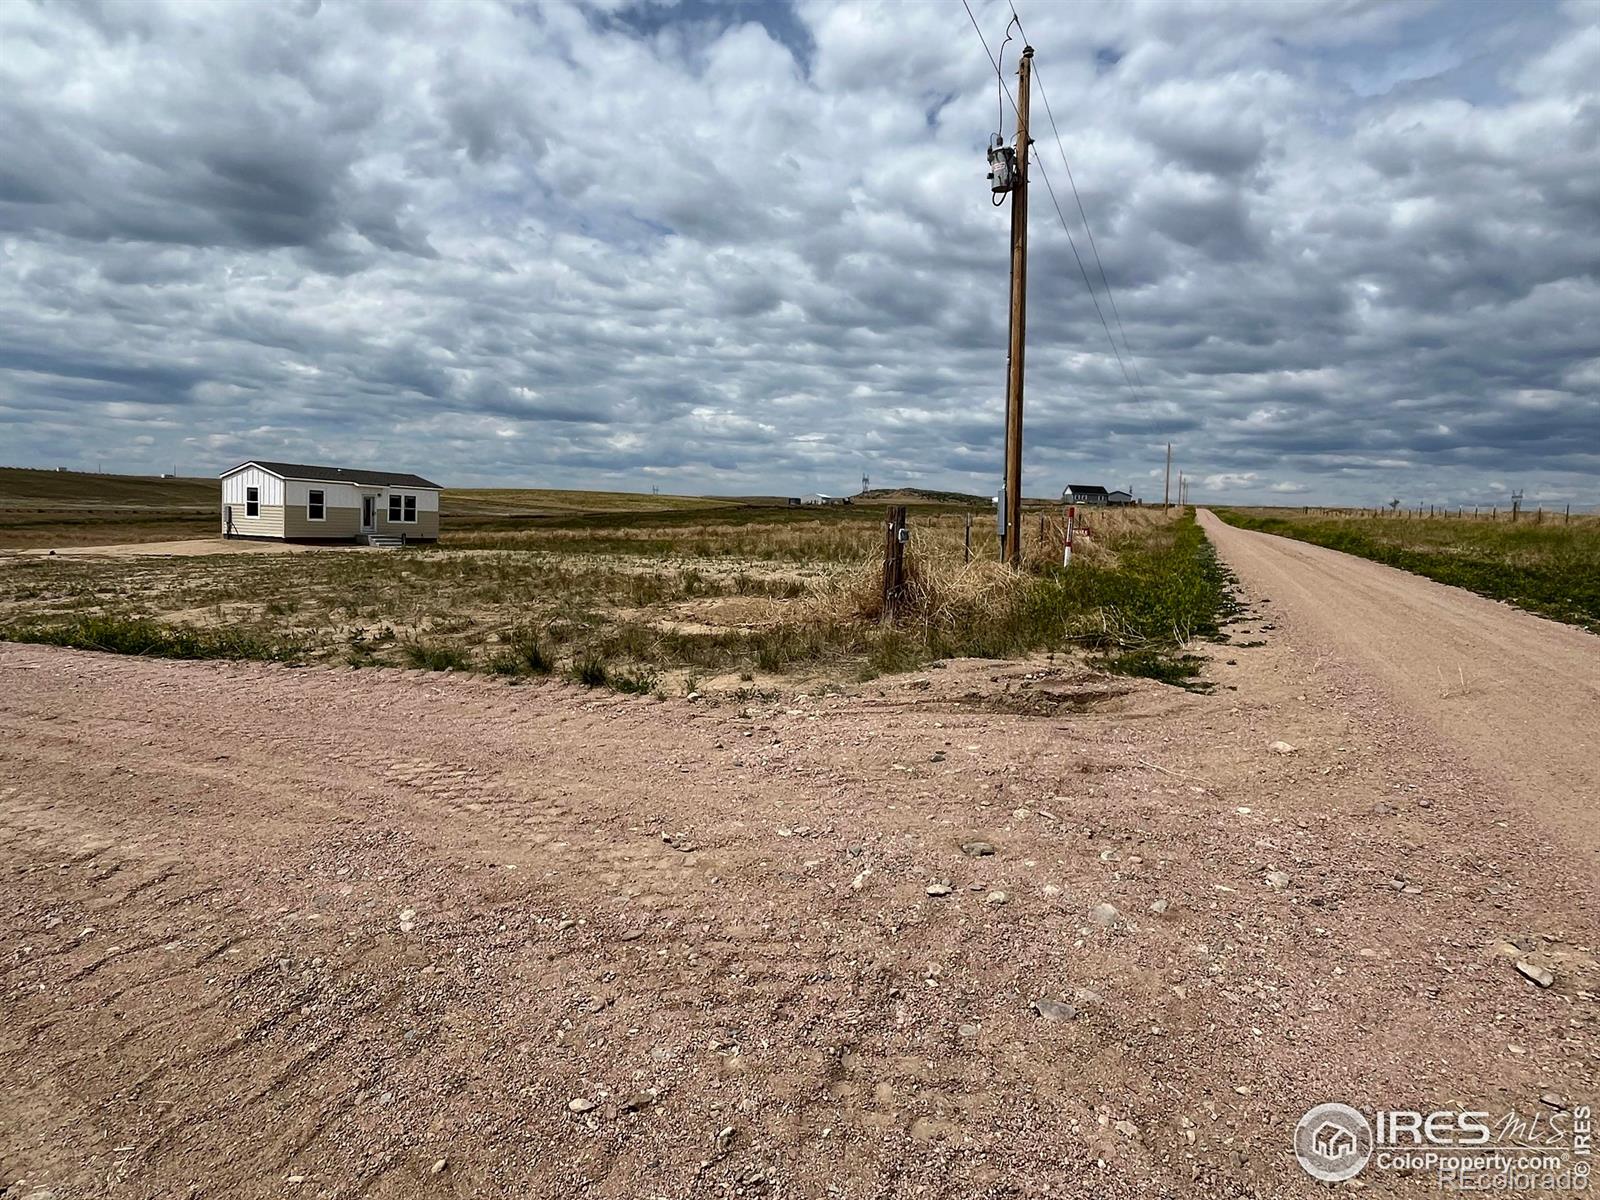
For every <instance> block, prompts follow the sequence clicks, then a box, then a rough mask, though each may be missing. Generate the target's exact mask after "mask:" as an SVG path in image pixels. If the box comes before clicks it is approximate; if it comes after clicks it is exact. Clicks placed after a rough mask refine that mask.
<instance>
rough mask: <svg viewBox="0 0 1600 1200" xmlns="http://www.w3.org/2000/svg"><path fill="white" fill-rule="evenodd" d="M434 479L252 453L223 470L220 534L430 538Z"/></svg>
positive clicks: (434, 531) (434, 530) (295, 538)
mask: <svg viewBox="0 0 1600 1200" xmlns="http://www.w3.org/2000/svg"><path fill="white" fill-rule="evenodd" d="M440 490H441V489H440V487H439V485H438V484H437V483H434V482H432V481H431V480H427V479H424V478H422V476H420V475H409V474H406V473H404V472H398V471H365V470H358V469H355V468H351V467H314V466H309V465H307V464H305V463H281V462H265V461H263V460H262V459H259V458H258V459H252V460H251V461H249V462H242V463H240V464H239V465H238V466H236V467H232V468H230V469H229V470H226V471H224V472H223V473H222V536H223V537H228V538H269V539H271V540H273V541H287V542H379V543H389V542H394V543H399V542H431V541H435V540H437V539H438V537H439V492H440Z"/></svg>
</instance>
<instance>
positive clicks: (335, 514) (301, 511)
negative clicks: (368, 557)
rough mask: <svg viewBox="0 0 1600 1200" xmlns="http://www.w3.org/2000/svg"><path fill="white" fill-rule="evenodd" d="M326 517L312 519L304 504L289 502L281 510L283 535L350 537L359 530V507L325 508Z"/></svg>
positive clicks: (298, 536) (289, 536)
mask: <svg viewBox="0 0 1600 1200" xmlns="http://www.w3.org/2000/svg"><path fill="white" fill-rule="evenodd" d="M324 511H325V512H326V513H327V519H326V520H322V521H313V520H312V519H311V518H310V517H308V516H307V515H306V506H305V505H304V504H291V505H288V506H286V507H285V508H284V510H283V536H284V537H287V538H351V539H353V538H354V537H355V536H356V534H357V533H359V532H360V531H361V510H360V509H359V508H331V507H330V508H327V509H325V510H324Z"/></svg>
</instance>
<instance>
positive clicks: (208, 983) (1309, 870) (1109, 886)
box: [0, 534, 1600, 1200]
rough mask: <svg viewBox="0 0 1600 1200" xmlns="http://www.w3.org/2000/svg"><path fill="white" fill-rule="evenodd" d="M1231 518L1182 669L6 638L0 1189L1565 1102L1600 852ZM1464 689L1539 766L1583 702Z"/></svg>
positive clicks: (1154, 1169)
mask: <svg viewBox="0 0 1600 1200" xmlns="http://www.w3.org/2000/svg"><path fill="white" fill-rule="evenodd" d="M1218 537H1219V541H1221V542H1222V543H1223V545H1224V550H1225V552H1226V553H1227V554H1228V555H1229V557H1230V559H1236V561H1237V565H1238V566H1239V569H1240V571H1241V574H1242V575H1243V577H1244V578H1245V581H1246V583H1247V585H1249V587H1250V589H1251V592H1252V595H1251V599H1252V600H1253V601H1256V602H1258V607H1257V609H1256V610H1255V614H1254V616H1253V617H1252V619H1251V620H1249V621H1247V622H1246V623H1244V624H1243V625H1241V626H1240V627H1238V629H1237V630H1236V632H1235V640H1236V642H1240V643H1242V642H1255V641H1264V642H1265V644H1264V645H1261V646H1257V647H1254V648H1248V649H1247V648H1244V646H1242V645H1233V646H1224V647H1219V648H1217V649H1216V650H1215V651H1214V654H1215V659H1216V661H1215V664H1214V666H1213V668H1212V671H1211V673H1212V675H1213V676H1214V677H1215V678H1216V679H1217V680H1218V684H1219V686H1218V688H1217V690H1216V691H1215V692H1214V693H1212V694H1210V695H1196V694H1191V693H1186V692H1181V691H1176V690H1173V689H1168V688H1163V687H1161V686H1159V685H1155V684H1148V683H1138V684H1134V683H1129V682H1127V681H1111V682H1107V681H1104V680H1095V679H1093V678H1086V677H1083V676H1082V675H1081V674H1079V673H1077V672H1076V671H1075V670H1074V669H1072V668H1069V667H1065V666H1061V665H1059V664H1058V665H1057V666H1056V667H1049V666H1045V665H1043V664H1035V665H1034V666H1033V668H1032V669H1030V668H1029V667H1026V666H1016V665H1011V666H1004V667H1001V666H996V665H993V664H972V663H964V664H951V665H950V666H949V667H948V668H947V669H944V670H934V671H930V672H928V673H927V674H926V675H925V676H923V677H921V678H916V679H909V680H901V681H897V682H895V683H893V684H890V685H886V686H884V687H883V688H881V689H877V688H869V689H866V690H863V691H861V692H859V693H857V694H852V695H833V696H828V697H825V698H817V697H791V698H789V699H786V700H784V701H783V702H781V703H777V704H767V705H763V706H760V707H756V708H753V709H744V708H741V707H740V706H739V705H737V704H733V703H726V704H721V705H706V704H690V703H687V702H684V701H669V702H656V701H652V700H648V699H634V698H623V697H617V696H613V695H609V694H597V693H590V692H585V691H582V690H579V689H576V688H574V687H569V686H567V685H562V684H548V685H541V686H531V687H522V688H510V687H507V686H506V685H503V684H499V683H495V682H492V681H489V680H484V679H463V678H455V677H447V676H439V675H430V674H424V673H411V672H400V671H374V672H356V671H351V670H346V669H317V670H292V669H286V668H275V667H262V666H256V665H250V664H180V663H168V662H154V661H141V660H131V659H115V658H107V657H102V656H97V655H91V654H83V653H76V652H70V651H61V650H53V649H47V648H39V647H20V646H0V939H3V947H0V950H3V953H0V1079H3V1080H4V1084H5V1086H4V1088H3V1089H0V1190H3V1189H4V1187H5V1186H6V1185H11V1186H12V1188H13V1193H11V1194H15V1195H18V1196H31V1195H35V1194H37V1192H38V1191H39V1190H41V1189H47V1190H48V1191H49V1192H51V1193H53V1194H54V1195H56V1196H57V1197H61V1198H63V1200H64V1198H66V1197H80V1196H81V1197H91V1196H94V1197H97V1196H118V1197H121V1196H128V1197H156V1196H162V1197H166V1196H196V1197H198V1196H206V1197H234V1196H297V1197H299V1196H304V1197H313V1196H315V1197H324V1196H326V1197H353V1196H375V1197H402V1196H405V1197H409V1196H463V1197H464V1196H475V1197H477V1196H482V1197H501V1196H506V1197H546V1196H558V1195H559V1196H595V1197H615V1198H617V1200H623V1198H627V1200H637V1198H640V1197H656V1196H662V1197H679V1196H696V1197H698V1196H734V1195H744V1196H763V1195H770V1196H788V1197H802V1196H804V1197H811V1196H818V1197H824V1196H839V1197H862V1198H866V1197H873V1198H879V1197H884V1198H891V1197H892V1198H896V1200H898V1198H902V1197H904V1198H910V1197H946V1196H948V1197H963V1198H965V1197H1032V1196H1045V1195H1051V1196H1070V1197H1077V1196H1083V1197H1090V1196H1095V1197H1100V1196H1113V1197H1114V1196H1136V1195H1137V1196H1152V1197H1154V1196H1251V1197H1280V1196H1301V1195H1305V1196H1311V1195H1323V1194H1325V1191H1326V1189H1325V1188H1324V1187H1323V1186H1322V1185H1314V1184H1312V1183H1311V1181H1310V1180H1309V1179H1307V1178H1306V1177H1304V1176H1303V1175H1302V1174H1301V1173H1300V1170H1299V1168H1298V1166H1297V1165H1296V1164H1295V1161H1294V1159H1293V1157H1292V1155H1291V1153H1290V1150H1289V1138H1290V1131H1291V1129H1292V1127H1293V1125H1294V1123H1295V1122H1296V1121H1297V1120H1298V1119H1299V1117H1300V1115H1301V1114H1302V1113H1303V1112H1304V1111H1305V1110H1306V1109H1307V1108H1308V1107H1310V1106H1311V1105H1312V1104H1315V1103H1319V1102H1322V1101H1326V1100H1330V1099H1339V1100H1345V1101H1348V1102H1351V1103H1355V1104H1359V1105H1363V1106H1385V1107H1396V1108H1398V1107H1420V1108H1423V1109H1429V1108H1433V1107H1439V1106H1448V1105H1452V1104H1465V1105H1469V1106H1473V1107H1483V1108H1495V1109H1504V1108H1512V1107H1515V1108H1517V1109H1519V1110H1520V1111H1523V1112H1528V1111H1530V1110H1534V1109H1537V1108H1538V1106H1539V1099H1538V1098H1539V1097H1540V1095H1541V1094H1543V1093H1546V1092H1559V1093H1562V1094H1564V1095H1565V1096H1567V1097H1570V1098H1571V1100H1572V1102H1573V1103H1577V1102H1578V1101H1579V1100H1580V1099H1584V1098H1593V1097H1594V1096H1595V1094H1596V1092H1597V1087H1596V1084H1597V1074H1600V1059H1597V1053H1600V1038H1597V1037H1596V1026H1595V1019H1596V1012H1595V1005H1594V1001H1593V993H1594V992H1595V991H1597V990H1600V966H1597V965H1596V963H1595V960H1594V958H1593V957H1592V953H1591V952H1592V949H1593V947H1594V946H1595V944H1596V940H1597V937H1600V929H1597V916H1596V912H1597V909H1596V905H1595V900H1596V895H1595V868H1594V860H1593V857H1592V853H1591V849H1592V847H1590V846H1588V845H1587V844H1586V843H1584V842H1583V841H1582V840H1581V839H1580V838H1578V837H1576V836H1575V835H1574V832H1573V830H1574V823H1573V822H1572V821H1570V820H1568V819H1566V817H1565V816H1564V815H1563V812H1562V809H1561V806H1560V804H1559V803H1557V802H1555V801H1554V800H1552V798H1551V797H1550V796H1549V795H1545V794H1537V795H1536V794H1534V793H1533V792H1532V791H1531V790H1530V789H1529V788H1528V787H1526V786H1524V784H1522V783H1517V782H1515V781H1513V780H1512V779H1511V778H1510V777H1509V776H1508V775H1505V774H1501V773H1499V767H1500V766H1502V765H1503V763H1502V762H1501V761H1500V760H1496V761H1495V762H1493V763H1487V764H1483V763H1480V762H1479V761H1478V760H1477V759H1476V758H1475V757H1474V756H1472V755H1470V754H1467V753H1464V752H1463V750H1462V749H1461V748H1460V746H1459V745H1458V743H1457V742H1456V740H1455V738H1454V737H1453V735H1451V734H1450V733H1449V731H1448V730H1444V727H1443V726H1442V725H1440V724H1439V723H1438V720H1437V719H1436V718H1437V709H1438V707H1439V706H1438V705H1437V704H1435V705H1432V706H1430V707H1429V708H1428V709H1427V710H1426V711H1417V708H1416V705H1414V704H1413V703H1412V702H1411V701H1410V700H1409V699H1407V697H1406V695H1405V694H1404V693H1403V692H1402V691H1400V690H1398V685H1396V684H1394V683H1393V682H1392V680H1391V679H1390V678H1389V676H1388V675H1386V674H1385V673H1384V671H1383V670H1381V669H1379V668H1378V667H1375V666H1372V665H1371V661H1370V659H1369V657H1368V656H1367V655H1366V654H1365V652H1362V653H1358V652H1357V651H1356V650H1354V649H1347V648H1345V647H1343V646H1342V645H1341V644H1340V643H1339V642H1338V640H1337V639H1336V638H1335V637H1334V636H1333V635H1332V634H1330V633H1329V632H1328V629H1329V628H1333V627H1331V626H1325V625H1324V624H1322V621H1324V620H1331V619H1332V618H1328V617H1326V615H1324V616H1322V617H1319V616H1318V615H1317V610H1318V609H1319V608H1323V607H1325V606H1326V605H1327V604H1329V603H1332V602H1337V599H1338V597H1337V595H1332V596H1330V594H1329V593H1328V591H1327V590H1326V589H1327V587H1330V586H1331V585H1319V589H1318V590H1317V591H1316V592H1313V593H1309V594H1307V595H1305V596H1301V595H1299V594H1298V593H1296V592H1295V591H1294V589H1293V588H1292V586H1291V580H1292V577H1293V573H1292V572H1291V571H1290V569H1289V568H1288V567H1284V568H1282V572H1283V574H1282V577H1281V578H1279V579H1277V580H1276V581H1275V582H1269V583H1268V584H1267V587H1266V591H1265V595H1263V594H1262V591H1261V590H1260V589H1259V588H1258V580H1260V579H1266V580H1269V581H1271V580H1273V576H1272V575H1271V572H1272V571H1273V570H1275V569H1277V568H1274V566H1273V561H1272V560H1271V558H1270V557H1269V552H1268V551H1267V550H1263V549H1257V548H1250V547H1248V546H1247V543H1246V542H1244V541H1240V542H1238V543H1233V544H1230V539H1229V538H1228V537H1227V535H1226V534H1219V535H1218ZM1239 547H1246V548H1244V549H1239ZM1280 553H1289V552H1287V551H1281V552H1280ZM1252 556H1254V558H1255V559H1256V560H1259V561H1258V562H1256V563H1253V562H1252ZM1428 586H1430V587H1431V586H1432V585H1428ZM1268 601H1270V602H1268ZM1372 619H1373V620H1374V621H1377V620H1379V619H1380V618H1379V617H1377V616H1374V617H1373V618H1372ZM1381 619H1384V620H1389V621H1397V622H1398V621H1404V622H1407V623H1409V624H1411V625H1412V626H1415V625H1416V624H1417V620H1416V618H1412V617H1409V616H1406V615H1405V614H1404V613H1400V612H1396V611H1394V610H1389V611H1388V612H1387V615H1386V616H1384V617H1382V618H1381ZM1463 619H1465V618H1463ZM1529 619H1530V620H1531V618H1529ZM1507 620H1509V621H1512V622H1514V623H1516V624H1517V625H1518V626H1520V624H1521V622H1522V620H1523V618H1522V617H1521V616H1520V615H1519V614H1513V613H1509V612H1507V611H1506V610H1504V609H1501V608H1499V607H1498V606H1489V608H1488V609H1486V610H1484V612H1483V615H1482V616H1481V617H1479V618H1478V619H1477V622H1478V623H1479V624H1482V623H1489V624H1491V625H1492V624H1494V623H1496V622H1500V621H1507ZM1269 626H1272V628H1269ZM1422 636H1423V634H1422V631H1421V630H1418V629H1415V628H1413V629H1412V630H1411V631H1410V634H1409V636H1406V637H1405V638H1404V639H1403V641H1404V643H1405V644H1407V645H1417V644H1420V643H1419V639H1420V638H1421V637H1422ZM1506 636H1510V635H1506ZM1574 645H1581V643H1574ZM1578 653H1579V654H1580V655H1581V653H1582V651H1581V650H1579V651H1578ZM1230 660H1231V661H1230ZM1591 662H1592V660H1591ZM1569 665H1570V664H1569ZM1573 669H1578V668H1577V667H1576V666H1574V667H1573ZM1235 689H1236V690H1235ZM1436 699H1438V698H1437V697H1436ZM1444 701H1445V703H1446V705H1448V697H1445V698H1444ZM1476 711H1477V713H1478V716H1479V719H1481V720H1482V722H1483V726H1484V729H1483V732H1484V735H1485V736H1486V737H1491V738H1499V739H1501V740H1510V739H1511V738H1512V737H1515V738H1516V739H1518V740H1519V745H1518V747H1517V748H1516V750H1515V751H1514V757H1515V761H1516V762H1518V763H1521V764H1522V765H1521V766H1519V767H1517V768H1516V770H1517V771H1518V772H1522V771H1525V770H1531V769H1532V765H1533V764H1534V763H1535V762H1536V761H1537V760H1538V759H1539V758H1540V757H1541V755H1540V754H1539V748H1540V747H1541V746H1542V747H1544V748H1546V749H1548V751H1549V755H1548V757H1550V759H1551V760H1552V761H1569V760H1565V759H1561V758H1560V756H1561V755H1562V754H1564V753H1565V752H1564V751H1563V750H1562V749H1561V747H1564V746H1567V745H1569V744H1571V743H1572V742H1573V740H1574V739H1578V738H1583V737H1589V738H1592V737H1593V734H1594V721H1595V719H1596V718H1595V714H1594V713H1593V712H1592V711H1591V712H1589V713H1587V714H1585V713H1581V712H1565V713H1564V715H1563V719H1562V721H1561V722H1560V723H1559V724H1558V723H1549V724H1546V725H1544V726H1543V727H1542V728H1541V727H1538V726H1535V727H1533V728H1532V729H1526V728H1524V726H1523V725H1516V726H1511V727H1501V726H1498V725H1497V724H1496V722H1497V721H1499V720H1501V719H1503V718H1502V717H1501V716H1500V714H1501V713H1502V712H1503V711H1504V710H1503V709H1501V708H1499V707H1496V706H1494V705H1490V704H1487V703H1486V704H1483V705H1480V706H1479V708H1478V709H1477V710H1476ZM1278 740H1283V741H1285V742H1288V743H1291V744H1293V745H1294V746H1295V747H1296V749H1295V750H1294V751H1293V752H1292V753H1275V752H1273V751H1272V750H1270V749H1269V747H1270V745H1271V744H1272V743H1273V742H1275V741H1278ZM1491 768H1493V769H1491ZM1563 769H1564V770H1575V769H1576V768H1571V767H1570V765H1569V767H1568V768H1563ZM1519 778H1522V776H1521V775H1519ZM1563 778H1566V779H1569V780H1570V779H1572V778H1576V776H1575V775H1572V774H1568V775H1566V776H1563ZM1591 799H1592V797H1591ZM1576 800H1577V798H1574V802H1576ZM980 840H981V841H986V842H988V843H990V844H991V845H992V846H993V849H994V853H993V854H992V855H988V856H982V857H973V856H969V855H968V854H965V853H963V851H962V848H961V847H962V845H963V843H970V842H974V841H980ZM1269 872H1282V873H1283V875H1284V876H1286V877H1287V878H1286V879H1277V878H1276V877H1274V878H1275V881H1276V882H1278V883H1280V884H1281V886H1280V887H1277V888H1275V887H1273V886H1270V885H1269V883H1268V882H1267V879H1266V877H1267V875H1268V873H1269ZM939 884H948V886H949V889H950V890H949V893H948V894H941V895H930V894H929V888H930V886H934V885H939ZM934 890H935V891H936V892H937V891H940V890H941V889H940V888H939V887H937V886H934ZM995 892H1003V893H1005V902H1004V903H997V902H991V893H995ZM1158 901H1166V902H1167V911H1166V913H1165V914H1164V915H1157V914H1155V913H1153V912H1152V911H1151V907H1150V906H1151V905H1152V904H1153V903H1156V902H1158ZM1103 902H1104V903H1110V904H1112V905H1114V906H1116V908H1117V909H1118V910H1119V911H1120V914H1121V915H1120V917H1118V918H1115V919H1113V920H1112V922H1111V924H1110V926H1109V927H1106V926H1102V925H1100V924H1098V923H1097V922H1096V921H1095V920H1094V919H1093V918H1092V917H1091V910H1092V909H1094V907H1095V906H1096V905H1099V904H1101V903H1103ZM1512 943H1515V944H1516V945H1511V944H1512ZM1508 955H1509V957H1508ZM1516 956H1520V957H1523V958H1525V959H1528V960H1531V961H1532V962H1534V963H1536V964H1542V965H1544V966H1546V967H1548V968H1549V969H1551V970H1552V971H1553V973H1554V976H1555V982H1554V986H1552V987H1550V988H1548V989H1541V988H1538V987H1535V986H1533V985H1532V984H1530V983H1529V982H1527V981H1526V980H1524V979H1523V978H1522V977H1521V976H1520V975H1518V974H1517V973H1516V971H1515V970H1514V969H1513V968H1512V965H1511V962H1512V957H1516ZM1040 999H1053V1000H1057V1001H1064V1002H1070V1003H1072V1004H1073V1005H1074V1006H1075V1009H1076V1015H1075V1016H1074V1017H1072V1018H1071V1019H1067V1020H1061V1021H1047V1020H1044V1019H1042V1018H1041V1017H1040V1016H1039V1015H1037V1014H1036V1012H1035V1010H1034V1009H1033V1008H1032V1004H1033V1002H1034V1001H1036V1000H1040ZM1363 1182H1364V1183H1365V1184H1366V1193H1367V1194H1369V1195H1379V1196H1389V1195H1421V1194H1428V1193H1429V1192H1430V1191H1431V1188H1430V1186H1429V1181H1428V1180H1427V1179H1425V1178H1422V1177H1420V1176H1416V1177H1399V1176H1393V1175H1372V1174H1369V1175H1367V1176H1365V1177H1364V1178H1363Z"/></svg>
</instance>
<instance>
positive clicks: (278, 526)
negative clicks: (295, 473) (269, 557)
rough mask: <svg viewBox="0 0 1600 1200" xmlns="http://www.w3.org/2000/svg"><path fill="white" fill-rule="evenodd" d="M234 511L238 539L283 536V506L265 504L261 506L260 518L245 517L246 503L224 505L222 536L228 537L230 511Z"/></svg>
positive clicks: (235, 533) (234, 525)
mask: <svg viewBox="0 0 1600 1200" xmlns="http://www.w3.org/2000/svg"><path fill="white" fill-rule="evenodd" d="M230 508H231V509H232V510H233V532H234V535H235V536H237V537H273V538H281V537H282V536H283V505H281V504H263V505H261V506H260V512H261V515H260V516H258V517H247V516H245V515H244V514H245V505H244V501H242V500H241V501H240V502H239V503H237V504H224V505H223V506H222V536H223V537H227V536H228V510H229V509H230Z"/></svg>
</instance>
